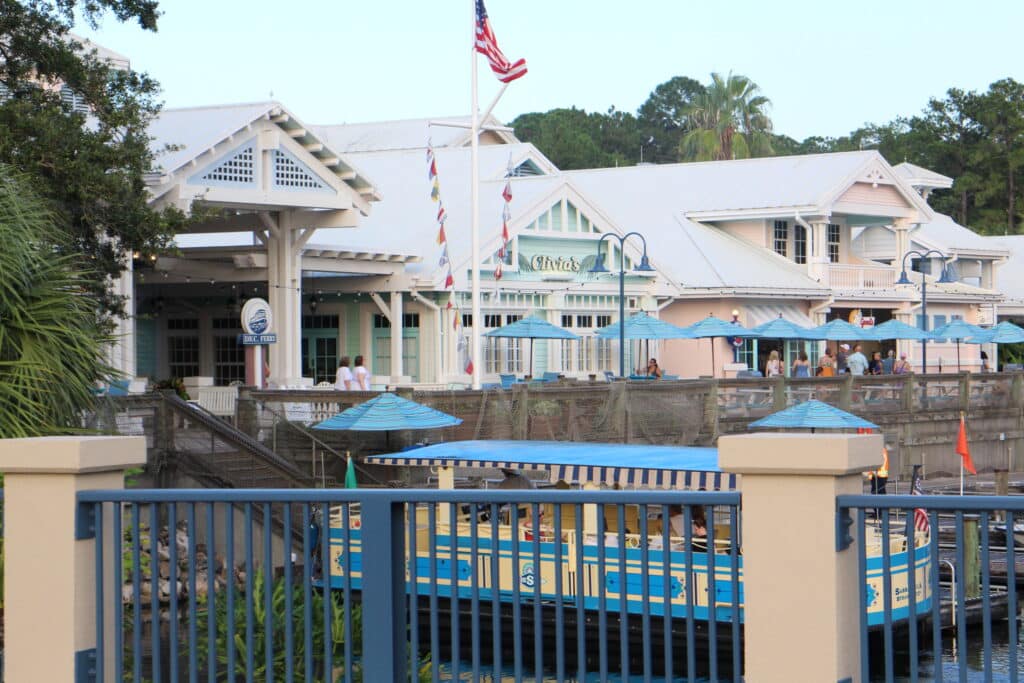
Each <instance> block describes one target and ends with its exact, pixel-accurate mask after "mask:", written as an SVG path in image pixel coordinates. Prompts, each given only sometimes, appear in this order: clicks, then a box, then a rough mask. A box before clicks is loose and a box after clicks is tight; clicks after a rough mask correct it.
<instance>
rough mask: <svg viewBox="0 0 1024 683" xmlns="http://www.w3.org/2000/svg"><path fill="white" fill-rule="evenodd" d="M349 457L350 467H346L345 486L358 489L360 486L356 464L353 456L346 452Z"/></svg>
mask: <svg viewBox="0 0 1024 683" xmlns="http://www.w3.org/2000/svg"><path fill="white" fill-rule="evenodd" d="M345 457H347V458H348V467H347V468H346V469H345V488H347V489H357V488H359V482H357V481H356V466H355V463H353V462H352V456H351V455H349V454H348V453H346V454H345Z"/></svg>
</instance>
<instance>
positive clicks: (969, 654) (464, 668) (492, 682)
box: [440, 622, 1024, 683]
mask: <svg viewBox="0 0 1024 683" xmlns="http://www.w3.org/2000/svg"><path fill="white" fill-rule="evenodd" d="M1007 637H1008V629H1007V623H1006V622H999V623H996V624H994V625H993V628H992V660H991V677H986V673H985V663H984V658H983V652H984V641H983V636H982V629H981V627H980V626H976V627H972V629H971V632H969V634H968V637H967V648H966V650H965V652H961V651H960V650H959V649H958V647H957V645H956V643H955V641H954V640H953V639H950V638H946V639H944V640H943V644H942V658H941V660H940V670H939V672H938V673H937V672H936V670H935V659H934V657H933V656H932V650H931V648H930V645H931V634H930V633H928V634H927V639H926V641H925V642H926V644H927V645H928V646H929V647H928V650H927V652H922V653H921V654H920V656H919V663H918V678H917V680H918V681H920V682H921V683H936V682H938V681H960V680H961V678H960V670H961V667H963V668H965V669H966V678H965V679H964V680H967V681H968V682H969V683H975V682H979V683H980V682H982V681H993V682H994V683H999V682H1001V681H1009V680H1011V678H1010V644H1009V641H1008V639H1007ZM879 659H881V655H880V654H879V655H876V657H875V660H876V661H874V662H873V663H872V664H873V666H872V672H871V678H870V681H872V683H881V682H883V681H885V680H886V678H885V671H884V669H878V670H875V668H876V666H875V665H878V664H881V662H878V661H877V660H879ZM1016 659H1017V674H1018V676H1019V677H1021V678H1024V628H1021V629H1019V634H1018V644H1017V656H1016ZM531 663H532V662H531ZM471 666H472V665H471V664H470V663H469V662H462V663H461V664H460V665H459V677H458V679H457V680H459V681H478V682H479V683H515V681H516V678H515V674H514V672H513V671H512V670H511V669H508V670H502V671H500V672H498V673H497V674H495V673H494V671H493V669H490V668H488V667H482V668H481V671H480V676H479V677H474V676H473V674H472V669H471ZM907 667H908V661H907V660H906V658H905V655H904V656H903V658H902V661H898V662H897V663H896V668H895V672H894V678H893V680H894V681H896V682H897V683H907V682H909V681H910V680H911V679H910V675H909V671H908V670H907ZM440 671H441V680H442V681H454V680H456V679H454V678H453V677H452V666H451V664H450V663H445V664H442V665H441V666H440ZM519 680H522V681H524V682H530V683H537V681H538V679H537V678H536V677H535V676H534V675H533V673H532V670H531V673H530V674H526V673H525V672H524V674H523V677H522V678H521V679H519ZM557 680H558V679H557V677H556V676H555V675H554V674H553V673H549V674H546V675H545V676H544V677H543V678H541V679H540V681H542V682H543V683H555V682H556V681H557ZM562 680H563V681H565V683H592V682H596V681H601V680H602V679H601V677H600V674H598V673H588V674H587V675H586V676H585V677H584V678H577V677H576V676H575V675H573V676H568V677H566V678H564V679H562ZM606 680H607V681H609V683H633V682H637V683H639V682H641V681H644V680H645V679H644V677H643V675H642V674H641V675H631V676H629V677H628V678H623V677H622V676H621V675H609V676H608V678H607V679H606ZM650 680H651V682H652V683H690V680H689V679H688V678H686V677H685V676H682V677H675V678H671V679H669V678H665V677H662V676H656V677H653V678H651V679H650ZM695 680H696V683H711V681H709V679H707V678H698V679H695ZM720 681H721V682H722V683H725V682H726V681H728V682H730V683H731V681H732V679H731V678H727V679H720Z"/></svg>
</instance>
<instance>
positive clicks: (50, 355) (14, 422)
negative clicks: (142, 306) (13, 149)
mask: <svg viewBox="0 0 1024 683" xmlns="http://www.w3.org/2000/svg"><path fill="white" fill-rule="evenodd" d="M67 239H68V238H67V237H66V236H65V235H64V234H63V233H62V232H61V231H59V230H58V229H57V228H56V227H55V218H54V216H53V214H51V213H50V212H49V211H48V210H47V209H46V208H45V207H44V205H43V203H42V201H41V200H40V199H39V198H38V197H36V196H35V195H34V194H33V193H32V191H31V189H30V185H29V182H28V181H27V179H26V178H25V177H23V176H19V175H18V174H17V173H16V172H14V171H13V170H12V169H11V168H10V167H5V166H0V244H2V245H3V248H2V249H0V405H2V406H4V408H3V410H0V438H13V437H27V436H39V435H46V434H57V433H62V432H63V433H67V432H69V431H73V430H75V429H76V428H77V427H80V424H77V423H78V421H79V419H80V417H79V416H80V414H81V411H82V410H83V409H87V408H88V407H89V406H91V405H92V403H93V400H94V399H93V393H92V391H91V389H92V387H94V386H95V383H96V382H97V381H102V380H105V379H107V378H109V376H110V370H109V368H108V366H107V364H106V363H105V361H104V352H105V350H106V345H107V343H109V341H110V337H109V335H107V334H106V333H105V332H104V331H103V325H102V322H101V321H100V319H99V318H98V314H97V310H96V305H95V301H94V300H93V299H91V298H90V297H88V296H86V295H85V294H84V288H83V285H84V284H85V283H84V281H83V279H82V273H81V270H80V269H76V268H75V267H74V266H73V261H72V258H70V257H62V256H59V255H58V254H57V251H56V249H55V245H57V244H58V243H59V241H61V240H67Z"/></svg>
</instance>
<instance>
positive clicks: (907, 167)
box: [893, 161, 953, 189]
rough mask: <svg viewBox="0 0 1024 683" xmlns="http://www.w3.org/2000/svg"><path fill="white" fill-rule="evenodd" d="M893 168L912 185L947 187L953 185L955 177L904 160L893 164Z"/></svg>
mask: <svg viewBox="0 0 1024 683" xmlns="http://www.w3.org/2000/svg"><path fill="white" fill-rule="evenodd" d="M893 170H895V171H896V172H897V173H899V174H900V177H901V178H903V179H904V180H906V181H907V183H908V184H909V185H910V186H912V187H920V188H929V189H946V188H950V187H953V179H952V178H950V177H949V176H944V175H942V174H941V173H936V172H935V171H932V170H930V169H927V168H924V167H922V166H918V165H917V164H912V163H910V162H909V161H904V162H903V163H902V164H896V165H895V166H893Z"/></svg>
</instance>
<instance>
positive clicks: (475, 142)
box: [469, 0, 484, 389]
mask: <svg viewBox="0 0 1024 683" xmlns="http://www.w3.org/2000/svg"><path fill="white" fill-rule="evenodd" d="M469 7H470V14H472V16H473V30H472V32H471V33H470V35H471V36H472V37H473V41H472V43H471V44H470V46H469V56H470V61H471V62H472V68H471V71H470V72H471V74H472V76H471V80H472V85H471V87H470V100H471V103H470V104H471V107H472V109H473V113H472V116H471V117H470V127H469V130H470V150H471V152H470V165H471V166H472V178H471V180H470V183H471V184H472V188H471V189H470V201H469V204H470V214H471V218H470V250H471V252H472V253H471V254H470V261H471V263H470V265H471V267H472V276H471V292H472V306H471V308H472V318H473V332H472V335H471V336H470V345H469V353H470V356H469V358H470V361H471V362H472V364H473V384H472V386H473V389H480V372H481V368H482V367H483V359H482V358H481V357H480V329H481V326H482V325H483V322H484V321H483V316H481V315H480V187H479V182H480V163H479V161H480V110H479V108H478V107H477V100H478V93H477V84H476V80H477V73H476V62H477V59H476V2H475V0H470V3H469Z"/></svg>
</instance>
